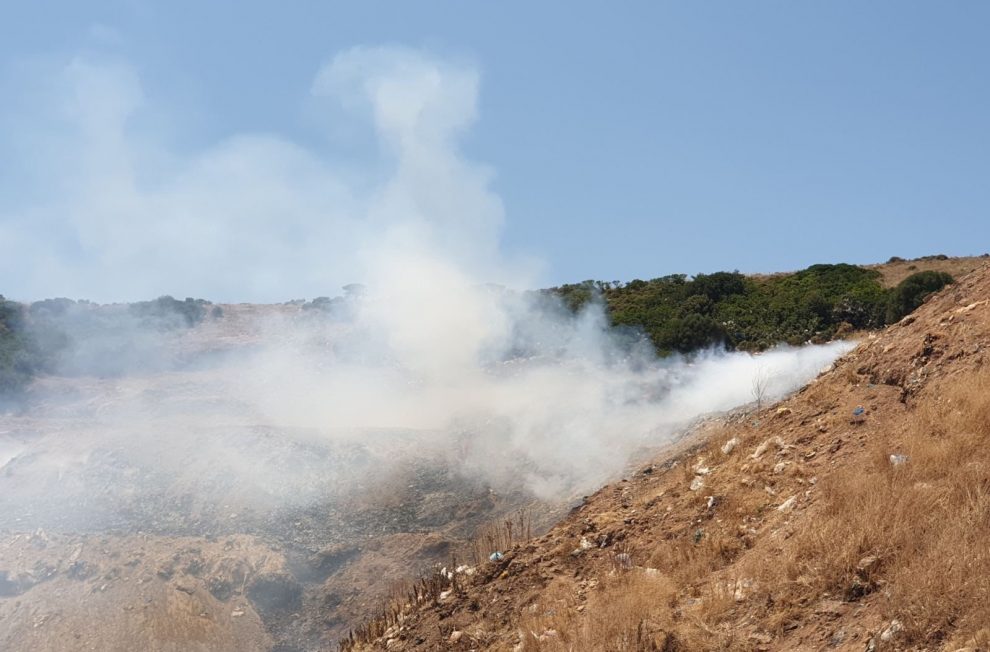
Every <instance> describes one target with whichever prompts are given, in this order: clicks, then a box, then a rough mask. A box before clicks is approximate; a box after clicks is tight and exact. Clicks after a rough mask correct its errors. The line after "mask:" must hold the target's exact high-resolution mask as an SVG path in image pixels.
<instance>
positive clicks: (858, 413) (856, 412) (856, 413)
mask: <svg viewBox="0 0 990 652" xmlns="http://www.w3.org/2000/svg"><path fill="white" fill-rule="evenodd" d="M864 412H866V409H865V408H864V407H863V406H862V405H860V406H859V407H857V408H856V409H855V410H853V416H854V417H861V416H863V413H864Z"/></svg>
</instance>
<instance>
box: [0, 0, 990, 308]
mask: <svg viewBox="0 0 990 652" xmlns="http://www.w3.org/2000/svg"><path fill="white" fill-rule="evenodd" d="M84 5H85V6H84ZM988 25H990V5H988V4H986V3H981V2H954V3H936V2H928V3H913V2H871V3H862V2H819V3H811V2H753V3H738V2H711V3H692V2H680V3H669V2H638V3H637V2H630V3H623V4H622V5H621V8H617V7H616V4H615V3H609V4H608V5H607V4H606V3H586V2H574V1H569V2H540V3H533V2H526V3H521V2H498V3H495V2H492V3H470V2H455V1H451V2H416V3H413V2H403V3H398V2H394V3H385V2H352V3H331V2H292V3H267V2H265V3H262V2H209V3H202V2H168V3H165V2H159V3H151V2H141V1H139V0H130V1H127V2H98V1H97V2H87V3H78V2H68V1H67V2H37V3H7V4H6V5H5V6H4V7H3V9H0V70H2V80H3V81H2V85H0V96H4V97H5V98H6V101H5V105H6V107H5V108H4V109H2V110H0V120H2V122H0V129H2V130H3V132H5V133H3V132H0V191H2V193H3V198H2V199H0V227H3V226H4V221H6V222H7V226H8V227H9V228H8V230H7V231H6V232H5V231H4V230H2V228H0V237H2V236H4V235H5V234H6V235H7V236H8V242H14V241H15V240H16V242H17V248H18V251H20V252H22V254H23V255H24V258H23V261H34V262H33V263H32V262H27V263H23V262H22V263H21V264H34V265H38V266H42V265H45V266H47V267H48V268H52V267H59V266H61V267H62V268H63V269H61V272H60V273H52V274H49V275H45V274H42V273H40V272H39V273H36V274H34V275H33V276H34V277H35V278H34V280H32V281H31V282H25V283H23V284H21V283H20V281H19V280H18V279H17V278H16V275H17V271H16V270H14V269H13V268H12V267H11V266H9V265H8V266H7V268H0V271H2V272H3V276H4V278H5V281H6V283H5V285H6V286H8V287H7V288H0V292H4V293H5V294H8V295H15V296H16V295H18V294H21V295H24V296H25V298H35V297H34V296H33V295H36V294H39V293H41V294H48V293H60V292H61V291H65V292H70V291H71V292H77V293H84V294H85V293H88V294H92V295H93V296H101V295H105V296H106V297H109V298H130V295H131V294H139V293H141V292H151V293H155V292H165V291H170V292H173V293H177V294H182V293H184V292H188V293H192V294H197V295H200V294H203V292H196V288H195V287H190V286H193V285H195V280H196V279H195V276H194V275H190V276H189V277H188V279H186V280H185V281H184V283H180V284H178V285H179V286H180V287H166V286H168V283H162V282H161V280H160V279H161V278H164V277H165V274H164V273H163V274H162V275H160V276H157V277H153V278H149V279H148V280H147V282H146V283H143V284H140V285H138V284H135V285H132V286H126V285H124V286H121V287H119V288H115V287H112V284H111V285H110V286H107V284H108V283H110V281H108V280H107V279H108V278H110V279H113V278H119V277H120V276H121V275H125V276H126V275H127V274H128V268H127V266H126V265H127V263H124V262H122V259H119V258H114V257H113V256H105V255H103V254H101V253H100V251H102V250H101V249H100V247H103V248H104V249H105V248H106V245H105V244H103V245H94V244H93V239H92V238H91V237H88V236H87V235H86V234H82V235H78V234H77V236H78V237H76V236H74V238H75V239H72V238H67V239H66V243H63V244H64V246H61V245H60V247H57V248H54V249H50V250H46V251H44V252H40V251H39V252H33V251H32V249H31V248H32V247H33V246H37V245H36V244H35V245H32V244H31V243H37V242H39V241H41V240H44V239H45V238H47V237H48V235H51V234H55V235H52V237H55V238H56V239H57V238H59V237H61V236H60V235H57V234H59V233H62V234H64V232H65V230H66V229H67V228H68V227H66V225H65V224H64V223H62V222H60V220H61V219H62V218H61V217H59V216H56V213H58V211H62V212H64V211H71V210H72V208H71V206H73V205H76V204H77V203H78V202H76V201H73V202H71V203H67V205H66V206H62V207H59V208H58V211H56V210H55V209H54V208H53V207H51V206H48V207H47V208H45V209H44V210H42V209H40V208H39V207H40V206H45V205H46V202H47V201H48V199H49V197H48V195H49V194H52V193H60V192H68V191H64V190H63V187H64V186H65V187H67V186H72V187H73V188H74V190H73V191H72V192H78V193H82V195H85V196H86V197H90V196H92V195H93V194H95V193H100V192H114V191H115V190H114V188H113V187H106V186H103V185H99V184H94V185H93V186H92V187H89V188H87V189H85V190H79V188H77V187H76V186H78V185H81V184H76V183H74V181H73V180H74V176H73V175H72V174H71V172H70V171H65V172H63V173H62V176H61V177H57V178H56V179H55V181H56V182H57V183H54V184H53V185H52V186H48V185H46V184H47V182H48V181H51V178H50V177H49V175H47V174H46V173H45V172H44V170H45V169H47V168H48V167H51V166H55V165H56V164H55V163H53V161H54V162H60V161H67V160H72V159H73V156H74V154H73V153H72V152H71V151H70V152H68V153H66V152H64V151H62V150H60V149H59V148H60V145H59V144H58V143H57V142H54V143H53V142H47V141H46V144H45V145H44V146H40V145H38V141H35V140H32V139H31V138H33V136H32V137H31V138H29V137H28V136H26V135H25V134H35V133H38V134H42V136H43V135H45V134H47V135H49V136H51V135H52V134H59V133H61V131H60V129H63V128H65V129H69V127H66V126H65V124H64V121H63V122H59V120H61V118H58V117H56V118H55V119H53V120H54V121H52V120H48V121H46V118H45V117H44V116H45V115H47V113H48V111H47V108H46V107H49V106H50V104H45V103H46V102H49V103H50V102H51V100H50V98H51V97H52V95H51V93H50V90H51V89H50V88H48V87H47V86H46V82H47V80H48V79H49V78H52V77H54V76H57V71H59V70H62V69H64V68H65V67H66V66H70V65H72V62H73V61H76V62H78V61H79V60H83V61H85V62H86V63H87V65H89V66H93V67H99V68H100V69H101V70H106V69H112V70H117V71H120V70H124V71H126V72H124V73H121V74H120V75H117V76H116V77H115V79H116V80H117V81H115V82H113V83H114V84H115V85H114V88H118V89H119V88H120V87H121V86H122V85H123V86H127V85H128V84H131V81H128V80H129V79H130V77H131V76H133V77H135V78H137V79H138V80H139V82H138V85H139V87H140V93H139V95H140V97H141V100H140V102H139V104H140V108H139V109H136V110H134V111H133V112H129V110H124V109H121V110H122V111H124V112H125V113H126V116H125V117H124V118H123V119H122V121H123V122H124V123H126V125H127V127H126V130H127V134H128V136H127V138H128V139H130V141H131V142H130V144H129V145H128V147H130V148H134V147H137V145H135V143H136V142H137V143H141V147H142V149H141V151H142V152H143V153H144V154H142V156H141V158H142V160H143V161H144V163H142V165H141V166H139V167H135V169H134V170H132V172H133V174H134V175H135V178H137V179H138V180H139V181H140V179H143V178H145V177H147V176H154V175H156V174H159V173H161V174H165V173H169V174H175V175H176V177H177V178H179V177H182V178H184V177H185V176H188V175H187V174H185V173H181V172H176V171H175V170H176V169H177V168H181V167H182V166H183V165H184V164H173V163H170V162H169V161H173V162H174V161H177V160H181V159H183V157H188V158H190V159H197V157H199V154H198V153H201V152H202V151H203V150H204V149H209V148H213V147H214V146H215V145H216V144H217V143H223V142H228V141H230V140H231V139H235V140H236V139H238V138H239V137H240V135H243V134H254V135H272V136H274V137H277V138H278V139H279V141H280V142H283V143H292V144H293V145H295V146H298V147H300V148H304V149H305V150H306V152H307V156H308V157H315V158H317V159H319V160H320V161H322V162H323V163H325V164H326V165H327V166H329V167H332V168H334V169H337V168H347V169H348V170H349V171H347V172H338V173H337V174H336V177H335V178H337V179H341V178H344V179H347V183H348V184H350V185H349V187H351V188H352V189H353V187H354V186H355V185H357V186H359V187H361V186H366V185H374V184H375V183H377V182H379V181H381V179H382V178H384V177H387V176H388V173H387V172H386V171H385V170H384V168H386V167H388V165H389V163H388V160H389V159H388V156H387V155H386V156H383V154H382V151H381V143H380V140H381V139H380V138H379V139H377V140H376V137H375V133H376V132H375V131H374V130H373V129H362V128H358V127H357V126H355V124H356V123H354V122H353V121H350V120H349V119H345V118H344V117H341V116H342V115H343V114H341V111H342V109H341V108H340V106H339V104H340V102H339V99H340V98H337V99H336V100H335V101H334V102H331V103H330V104H333V106H331V105H330V104H328V102H327V101H326V100H325V98H322V97H321V96H320V94H319V93H316V94H314V92H313V89H314V79H316V78H317V76H318V75H319V73H320V71H321V69H323V67H324V66H326V65H327V63H328V62H329V61H332V60H333V59H334V57H335V56H337V55H338V54H339V53H341V52H346V51H349V50H351V49H353V48H355V47H362V46H363V47H369V48H373V47H380V46H386V47H399V48H401V49H402V51H404V52H408V51H412V52H416V53H422V56H424V57H427V58H428V59H429V61H432V62H439V63H438V65H442V66H448V67H450V68H449V69H451V70H455V71H469V72H470V73H471V74H473V75H476V77H477V89H478V90H477V97H476V99H475V100H474V101H473V106H474V108H473V109H471V108H470V107H468V108H465V111H466V112H467V113H472V111H473V113H472V115H473V114H474V113H476V115H473V117H472V118H471V119H470V120H468V121H467V122H469V123H470V124H469V125H468V126H463V125H460V123H458V124H455V125H453V127H452V128H451V129H452V133H454V134H456V140H457V143H456V147H455V149H456V150H457V153H458V156H459V157H462V158H463V159H464V160H466V161H469V162H471V164H472V165H475V166H476V167H477V168H478V169H477V170H476V169H474V168H472V170H474V172H477V171H478V170H480V169H482V168H483V169H484V170H485V172H484V173H485V174H487V175H488V177H487V182H486V183H487V191H490V193H491V194H493V195H496V196H497V197H498V198H500V200H501V205H502V208H501V211H502V213H503V216H502V217H501V218H497V219H496V220H495V221H496V222H499V223H500V225H501V226H500V229H501V231H500V233H501V236H500V237H501V239H500V244H498V248H499V250H500V251H501V252H502V253H501V254H500V255H501V256H502V257H503V258H508V259H512V260H538V261H541V262H539V263H538V264H535V265H532V266H531V267H533V268H534V269H538V271H537V272H536V273H535V274H534V275H531V276H529V277H528V278H530V279H532V282H536V283H558V282H566V281H577V280H581V279H585V278H597V279H607V280H613V279H623V280H628V279H632V278H636V277H639V278H650V277H654V276H660V275H663V274H667V273H673V272H685V273H697V272H710V271H715V270H719V269H740V270H742V271H754V272H755V271H776V270H787V269H795V268H799V267H804V266H806V265H808V264H811V263H815V262H838V261H847V262H860V263H862V262H874V261H881V260H884V259H886V258H888V257H889V256H892V255H899V256H903V257H913V256H919V255H925V254H930V253H946V254H950V255H967V254H980V253H983V252H985V251H988V250H990V237H988V236H990V210H988V209H990V184H988V180H990V123H988V121H990V75H988V74H987V70H988V64H990V39H987V38H986V30H987V27H988ZM362 66H364V64H362ZM87 69H88V68H87ZM362 69H363V68H362ZM399 69H400V70H401V66H400V68H399ZM53 71H55V72H53ZM397 74H401V72H400V73H397ZM458 74H459V73H458ZM96 77H99V75H96V76H95V77H94V76H90V77H87V79H91V78H96ZM101 78H102V77H101ZM125 78H126V79H125ZM120 79H124V81H120ZM94 88H95V89H96V90H92V89H91V91H90V92H92V93H96V94H97V95H98V94H99V93H100V90H99V88H100V87H99V86H98V85H97V86H96V87H94ZM108 94H110V93H108ZM46 98H47V99H46ZM125 104H126V102H125ZM468 104H471V102H468ZM56 113H57V112H56ZM39 114H40V115H42V117H38V115H39ZM59 125H60V126H59ZM379 126H380V125H379ZM73 129H74V128H73ZM94 133H96V132H94ZM100 134H102V132H100V133H99V134H97V135H96V136H93V137H94V138H96V137H99V138H104V136H103V135H100ZM39 138H41V136H39ZM52 140H57V139H55V138H49V139H48V141H52ZM67 140H69V141H71V142H76V143H77V145H76V146H80V145H79V143H87V142H89V141H86V140H85V139H82V140H77V141H73V140H72V139H67ZM100 142H102V143H105V142H106V139H105V138H104V140H101V141H100ZM149 142H153V143H155V144H154V145H153V146H152V145H148V143H149ZM65 147H66V148H70V147H71V146H70V145H66V146H65ZM157 151H164V152H166V153H165V154H163V155H162V157H161V158H162V159H163V160H165V162H161V161H158V163H148V161H149V160H151V159H153V158H155V157H154V155H153V153H154V152H157ZM39 152H42V153H43V154H42V153H39ZM124 158H128V160H129V159H131V158H134V156H133V155H128V156H127V157H124ZM259 158H261V159H264V160H268V159H267V158H266V157H265V156H262V155H259ZM159 164H160V165H159ZM88 165H89V163H87V164H84V167H85V166H88ZM358 165H359V166H360V172H359V173H358V172H355V171H354V169H355V166H358ZM114 169H115V170H116V169H117V168H114ZM39 170H40V172H39ZM66 170H71V166H67V167H66ZM474 172H472V174H473V173H474ZM4 177H5V178H4ZM455 185H456V184H455ZM483 185H484V184H483ZM487 191H485V190H479V193H480V194H479V195H478V196H479V197H480V196H481V194H484V192H487ZM308 192H310V190H309V189H307V190H305V191H303V194H306V193H308ZM313 192H314V193H315V192H316V191H313ZM345 194H348V196H353V195H354V194H356V193H354V192H349V193H345ZM219 201H222V198H221V197H215V198H211V199H210V201H206V202H205V203H201V204H197V205H198V206H204V205H205V206H209V205H212V204H215V203H217V202H219ZM324 201H326V202H328V203H333V204H334V205H335V206H337V205H338V203H334V202H335V201H336V200H334V201H331V200H330V199H327V198H320V197H316V198H314V199H313V202H312V203H313V204H315V205H321V202H324ZM341 201H342V202H344V203H346V201H347V200H346V199H342V200H341ZM484 201H488V199H485V200H484ZM211 202H212V204H211ZM190 205H192V204H190ZM135 206H137V208H135V217H134V218H133V219H134V220H137V221H140V219H141V217H140V215H141V214H143V211H144V208H143V207H144V204H135ZM464 206H465V207H466V208H465V210H471V207H473V206H474V204H472V203H470V202H469V203H467V204H465V205H464ZM306 210H313V209H312V207H308V208H307V209H306ZM204 211H205V209H204ZM60 214H61V213H59V215H60ZM12 216H13V217H12ZM39 216H40V217H39ZM45 216H47V217H45ZM162 219H166V218H162ZM168 219H170V218H168ZM198 219H201V220H204V221H207V222H208V221H209V220H210V219H211V217H210V214H209V213H208V212H204V213H203V215H201V216H199V218H198ZM87 220H88V221H86V220H84V221H85V223H86V224H92V223H93V221H92V219H90V218H87ZM11 224H16V225H17V226H16V228H15V227H13V226H10V225H11ZM305 224H306V222H305V221H300V222H299V223H294V226H293V228H295V229H302V230H305V228H306V227H305ZM86 228H89V227H86ZM115 228H116V227H115ZM472 228H473V227H472ZM46 229H48V231H46ZM306 235H307V234H305V233H303V234H301V235H300V237H305V236H306ZM317 236H321V237H326V234H325V233H323V232H319V233H314V234H312V237H317ZM106 237H111V236H106ZM112 237H116V236H115V235H114V236H112ZM70 239H71V240H72V242H68V240H70ZM210 242H213V244H212V245H211V246H218V247H219V246H222V245H221V244H217V243H219V242H222V241H221V240H218V241H210ZM291 242H293V240H291V239H289V240H286V243H289V244H291ZM2 244H3V243H2V242H0V246H2ZM289 244H286V246H287V247H289ZM204 246H205V245H204ZM358 246H359V245H358ZM290 248H291V247H290ZM94 251H95V252H96V253H95V254H94V253H93V252H94ZM247 251H248V252H250V251H251V247H248V248H247ZM104 253H105V252H104ZM207 253H208V252H207ZM290 254H291V252H289V253H287V255H290ZM204 255H205V254H204ZM197 260H200V263H201V259H197ZM230 260H235V258H234V257H231V258H230ZM42 261H47V262H42ZM51 261H55V263H57V264H55V263H52V262H51ZM67 261H73V262H71V263H70V262H67ZM108 261H110V262H108ZM276 263H277V261H273V262H272V264H273V265H275V264H276ZM99 265H103V266H104V267H107V266H110V267H113V271H112V274H109V275H105V276H101V275H99V274H96V273H95V272H94V273H93V274H91V275H87V274H86V273H85V270H82V268H83V267H85V266H91V267H94V268H95V267H96V266H99ZM231 265H233V263H231ZM74 266H78V269H76V268H75V267H74ZM200 266H201V265H200ZM80 270H82V271H80ZM206 271H209V272H210V273H211V274H213V273H214V272H215V270H204V272H203V273H204V274H206ZM229 271H230V273H231V275H232V277H233V276H234V272H235V271H236V269H234V268H232V269H231V270H229ZM479 273H480V272H479ZM272 274H273V276H272V280H271V281H270V282H269V283H268V284H267V285H266V282H265V281H264V279H261V280H256V281H253V283H254V285H252V286H251V287H245V288H244V289H243V297H240V296H235V295H238V290H237V288H236V286H235V281H234V280H233V278H232V279H231V280H230V281H229V282H228V283H227V284H226V285H217V286H216V290H217V291H218V292H220V293H221V294H224V295H229V296H227V297H225V298H229V299H236V298H245V299H249V298H250V299H255V298H262V299H274V298H276V295H277V294H278V293H279V291H281V292H282V293H283V296H282V298H291V297H292V296H295V295H300V296H301V295H305V294H306V293H311V292H315V288H316V286H318V285H319V283H320V279H319V278H307V279H300V282H299V284H298V287H297V288H296V287H288V286H291V285H292V281H293V277H292V276H291V275H288V276H284V275H279V274H278V273H275V272H273V273H272ZM341 274H344V275H346V271H344V272H341V271H340V270H328V271H327V280H326V283H327V284H328V285H332V284H333V283H337V282H338V281H340V280H344V281H345V282H346V280H348V279H343V278H341ZM276 277H277V278H276ZM73 278H74V279H77V280H78V279H83V280H81V281H79V282H78V283H75V284H74V283H70V282H67V281H66V280H65V279H73ZM87 279H88V280H87ZM350 280H355V279H350ZM85 283H90V284H92V285H96V284H100V285H101V287H100V288H99V289H97V288H96V287H90V286H87V285H86V284H85ZM204 287H210V286H209V284H208V283H205V281H204ZM332 290H333V288H332V287H331V288H330V292H332ZM28 295H32V296H28Z"/></svg>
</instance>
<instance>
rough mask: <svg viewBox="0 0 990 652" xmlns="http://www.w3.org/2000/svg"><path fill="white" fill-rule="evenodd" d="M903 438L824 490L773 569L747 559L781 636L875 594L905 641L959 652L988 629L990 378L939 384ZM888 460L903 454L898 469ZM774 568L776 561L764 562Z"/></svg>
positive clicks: (873, 445)
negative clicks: (956, 647)
mask: <svg viewBox="0 0 990 652" xmlns="http://www.w3.org/2000/svg"><path fill="white" fill-rule="evenodd" d="M914 423H915V425H914V427H913V428H912V429H910V430H909V432H908V433H907V434H906V435H905V436H904V437H903V439H902V440H900V441H893V440H891V439H888V438H878V439H875V440H874V441H872V442H870V444H869V449H868V450H869V453H868V457H867V462H866V463H865V464H860V465H855V466H850V467H847V468H844V469H841V470H840V471H838V472H836V473H835V474H833V475H832V476H830V477H828V478H826V479H825V481H823V482H822V483H821V487H820V491H821V503H820V504H821V509H820V511H819V512H818V513H816V514H810V515H809V516H811V517H812V518H814V523H805V524H804V526H803V527H801V528H799V529H798V531H797V533H796V534H795V535H794V536H793V537H792V538H790V539H789V540H787V541H786V543H785V544H784V545H783V547H782V549H781V550H779V551H778V554H776V555H775V556H774V557H773V559H772V560H768V559H766V558H764V559H755V558H754V559H750V560H748V563H747V564H745V565H744V568H743V569H741V572H742V574H743V575H748V576H750V577H752V578H755V579H756V580H757V584H758V586H760V587H762V588H761V592H762V595H761V599H760V600H758V602H761V603H762V604H764V605H766V606H765V608H764V610H763V613H762V614H761V615H762V617H763V619H765V622H766V624H767V626H768V627H769V628H770V629H771V630H777V631H780V630H781V629H782V628H786V627H787V626H788V625H789V624H794V623H797V622H799V621H800V620H801V619H802V618H805V617H807V613H808V611H807V610H808V608H809V606H812V605H813V604H814V603H815V602H817V601H818V600H821V599H822V598H824V597H831V598H833V599H840V600H846V601H857V600H860V599H862V598H864V597H865V596H867V595H868V594H871V593H874V592H877V595H878V596H880V607H881V609H882V611H883V613H884V615H885V617H886V618H888V619H893V618H897V619H898V620H900V621H901V622H902V623H903V624H904V631H903V634H902V636H903V639H902V641H903V642H904V643H913V644H945V643H952V644H955V643H962V642H965V641H969V640H971V639H973V638H974V637H977V638H978V637H980V636H985V633H984V634H980V631H981V629H982V628H983V627H984V626H986V624H987V623H990V545H988V541H990V374H988V373H987V372H985V371H984V372H981V373H978V374H975V375H969V376H965V377H957V378H956V379H954V380H952V381H950V382H948V383H946V384H944V385H943V386H942V387H940V388H939V387H933V388H931V390H930V391H929V392H928V395H927V400H925V402H923V403H922V404H921V405H919V407H918V409H917V411H916V414H915V421H914ZM891 455H906V456H907V460H906V461H905V462H904V463H902V464H898V465H895V464H893V463H892V462H891V458H890V456H891ZM768 562H770V563H768Z"/></svg>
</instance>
